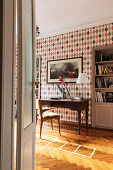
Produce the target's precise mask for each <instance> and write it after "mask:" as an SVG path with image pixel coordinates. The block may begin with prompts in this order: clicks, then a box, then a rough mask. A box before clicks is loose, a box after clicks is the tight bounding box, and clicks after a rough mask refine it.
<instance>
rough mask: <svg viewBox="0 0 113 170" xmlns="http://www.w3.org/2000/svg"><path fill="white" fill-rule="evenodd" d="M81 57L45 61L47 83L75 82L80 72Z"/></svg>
mask: <svg viewBox="0 0 113 170" xmlns="http://www.w3.org/2000/svg"><path fill="white" fill-rule="evenodd" d="M82 63H83V57H76V58H68V59H61V60H51V61H47V83H59V82H60V81H59V79H60V77H62V78H63V81H64V82H76V80H77V78H78V76H79V73H82V65H83V64H82Z"/></svg>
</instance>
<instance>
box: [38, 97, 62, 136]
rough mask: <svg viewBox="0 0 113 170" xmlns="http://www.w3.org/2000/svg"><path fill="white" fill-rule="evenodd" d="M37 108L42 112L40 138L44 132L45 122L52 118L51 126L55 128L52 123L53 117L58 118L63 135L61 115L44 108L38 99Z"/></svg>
mask: <svg viewBox="0 0 113 170" xmlns="http://www.w3.org/2000/svg"><path fill="white" fill-rule="evenodd" d="M36 108H37V109H38V110H39V114H40V139H41V133H42V125H43V122H44V121H46V120H48V119H50V120H51V126H52V130H53V125H52V119H57V120H58V126H59V135H61V132H60V115H57V114H56V113H53V112H49V111H48V110H49V109H43V108H42V106H41V100H40V99H37V101H36Z"/></svg>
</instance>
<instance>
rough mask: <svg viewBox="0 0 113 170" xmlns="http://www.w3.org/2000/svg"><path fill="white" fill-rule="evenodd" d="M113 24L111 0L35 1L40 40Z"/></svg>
mask: <svg viewBox="0 0 113 170" xmlns="http://www.w3.org/2000/svg"><path fill="white" fill-rule="evenodd" d="M110 22H113V0H36V24H37V25H38V26H39V28H40V32H41V34H40V38H41V37H46V36H51V35H56V34H60V33H66V32H69V31H73V30H77V29H81V28H87V27H90V26H95V25H101V24H105V23H110Z"/></svg>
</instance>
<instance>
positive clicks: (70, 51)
mask: <svg viewBox="0 0 113 170" xmlns="http://www.w3.org/2000/svg"><path fill="white" fill-rule="evenodd" d="M109 44H113V23H111V24H105V25H101V26H96V27H92V28H88V29H83V30H79V31H74V32H69V33H65V34H61V35H57V36H52V37H48V38H44V39H40V40H37V56H40V57H41V97H42V98H44V99H47V98H50V97H52V96H60V95H61V94H60V91H59V90H58V87H57V86H56V85H55V84H46V73H47V72H46V69H47V67H46V66H47V60H56V59H65V58H74V57H78V56H83V72H86V73H87V75H88V76H89V78H90V84H89V85H84V86H83V88H82V86H81V85H77V84H76V83H66V86H67V87H68V89H69V90H70V92H71V96H72V97H77V96H79V95H80V94H81V93H82V91H83V94H84V98H91V75H92V48H93V47H95V46H105V45H109ZM60 86H62V85H60ZM53 111H55V112H57V113H58V114H60V116H61V120H65V121H73V122H76V121H77V119H78V115H77V112H76V111H71V110H69V109H65V108H64V109H63V108H56V109H55V110H53ZM91 117H92V116H91V103H89V116H88V122H89V123H90V124H91ZM81 122H82V123H84V122H85V114H84V111H83V114H82V117H81Z"/></svg>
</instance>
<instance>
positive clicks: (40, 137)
mask: <svg viewBox="0 0 113 170" xmlns="http://www.w3.org/2000/svg"><path fill="white" fill-rule="evenodd" d="M42 124H43V122H42V121H41V122H40V139H41V134H42Z"/></svg>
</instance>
